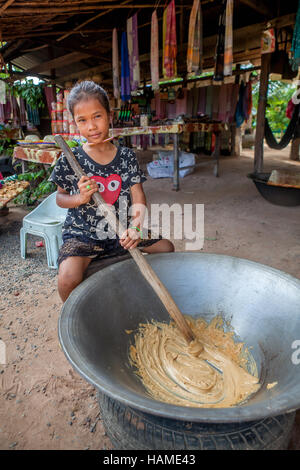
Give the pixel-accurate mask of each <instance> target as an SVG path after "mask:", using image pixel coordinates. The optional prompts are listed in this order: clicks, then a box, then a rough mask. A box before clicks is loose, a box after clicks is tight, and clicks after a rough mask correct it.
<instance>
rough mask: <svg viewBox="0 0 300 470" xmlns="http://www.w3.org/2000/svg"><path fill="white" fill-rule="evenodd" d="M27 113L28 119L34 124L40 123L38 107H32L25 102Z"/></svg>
mask: <svg viewBox="0 0 300 470" xmlns="http://www.w3.org/2000/svg"><path fill="white" fill-rule="evenodd" d="M27 115H28V121H29V122H30V123H31V124H33V125H34V126H38V125H39V124H40V116H39V111H38V109H34V108H32V107H31V106H29V105H28V104H27Z"/></svg>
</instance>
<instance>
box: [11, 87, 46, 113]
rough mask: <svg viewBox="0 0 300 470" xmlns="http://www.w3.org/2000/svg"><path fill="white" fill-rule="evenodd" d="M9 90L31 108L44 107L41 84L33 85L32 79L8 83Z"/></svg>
mask: <svg viewBox="0 0 300 470" xmlns="http://www.w3.org/2000/svg"><path fill="white" fill-rule="evenodd" d="M10 89H11V92H12V93H13V95H14V96H20V97H21V98H23V99H24V100H25V101H26V103H27V104H28V105H29V106H30V107H31V108H33V109H36V108H40V109H43V108H44V107H45V100H44V94H43V84H40V83H39V84H37V85H35V84H34V83H33V80H26V81H25V82H24V81H22V82H21V81H16V82H14V84H13V85H10Z"/></svg>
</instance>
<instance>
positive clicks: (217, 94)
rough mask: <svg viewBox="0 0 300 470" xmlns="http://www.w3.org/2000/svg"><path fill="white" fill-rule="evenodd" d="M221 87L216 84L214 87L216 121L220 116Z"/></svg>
mask: <svg viewBox="0 0 300 470" xmlns="http://www.w3.org/2000/svg"><path fill="white" fill-rule="evenodd" d="M220 92H221V87H220V86H218V85H216V86H214V87H213V105H212V118H213V120H214V121H217V120H218V116H219V98H220Z"/></svg>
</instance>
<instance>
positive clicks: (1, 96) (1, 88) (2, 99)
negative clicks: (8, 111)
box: [0, 80, 6, 104]
mask: <svg viewBox="0 0 300 470" xmlns="http://www.w3.org/2000/svg"><path fill="white" fill-rule="evenodd" d="M0 103H1V104H5V103H6V85H5V82H4V81H3V80H0Z"/></svg>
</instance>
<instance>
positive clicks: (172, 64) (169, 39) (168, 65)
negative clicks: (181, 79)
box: [163, 0, 177, 78]
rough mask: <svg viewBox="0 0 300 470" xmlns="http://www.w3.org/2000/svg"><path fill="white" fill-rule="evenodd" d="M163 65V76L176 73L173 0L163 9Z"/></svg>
mask: <svg viewBox="0 0 300 470" xmlns="http://www.w3.org/2000/svg"><path fill="white" fill-rule="evenodd" d="M163 30H164V33H163V36H164V40H163V45H164V54H163V65H164V69H163V72H164V77H166V78H171V77H174V76H175V75H176V74H177V65H176V56H177V41H176V16H175V1H174V0H171V2H170V3H169V5H168V6H167V8H166V9H165V11H164V16H163Z"/></svg>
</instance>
